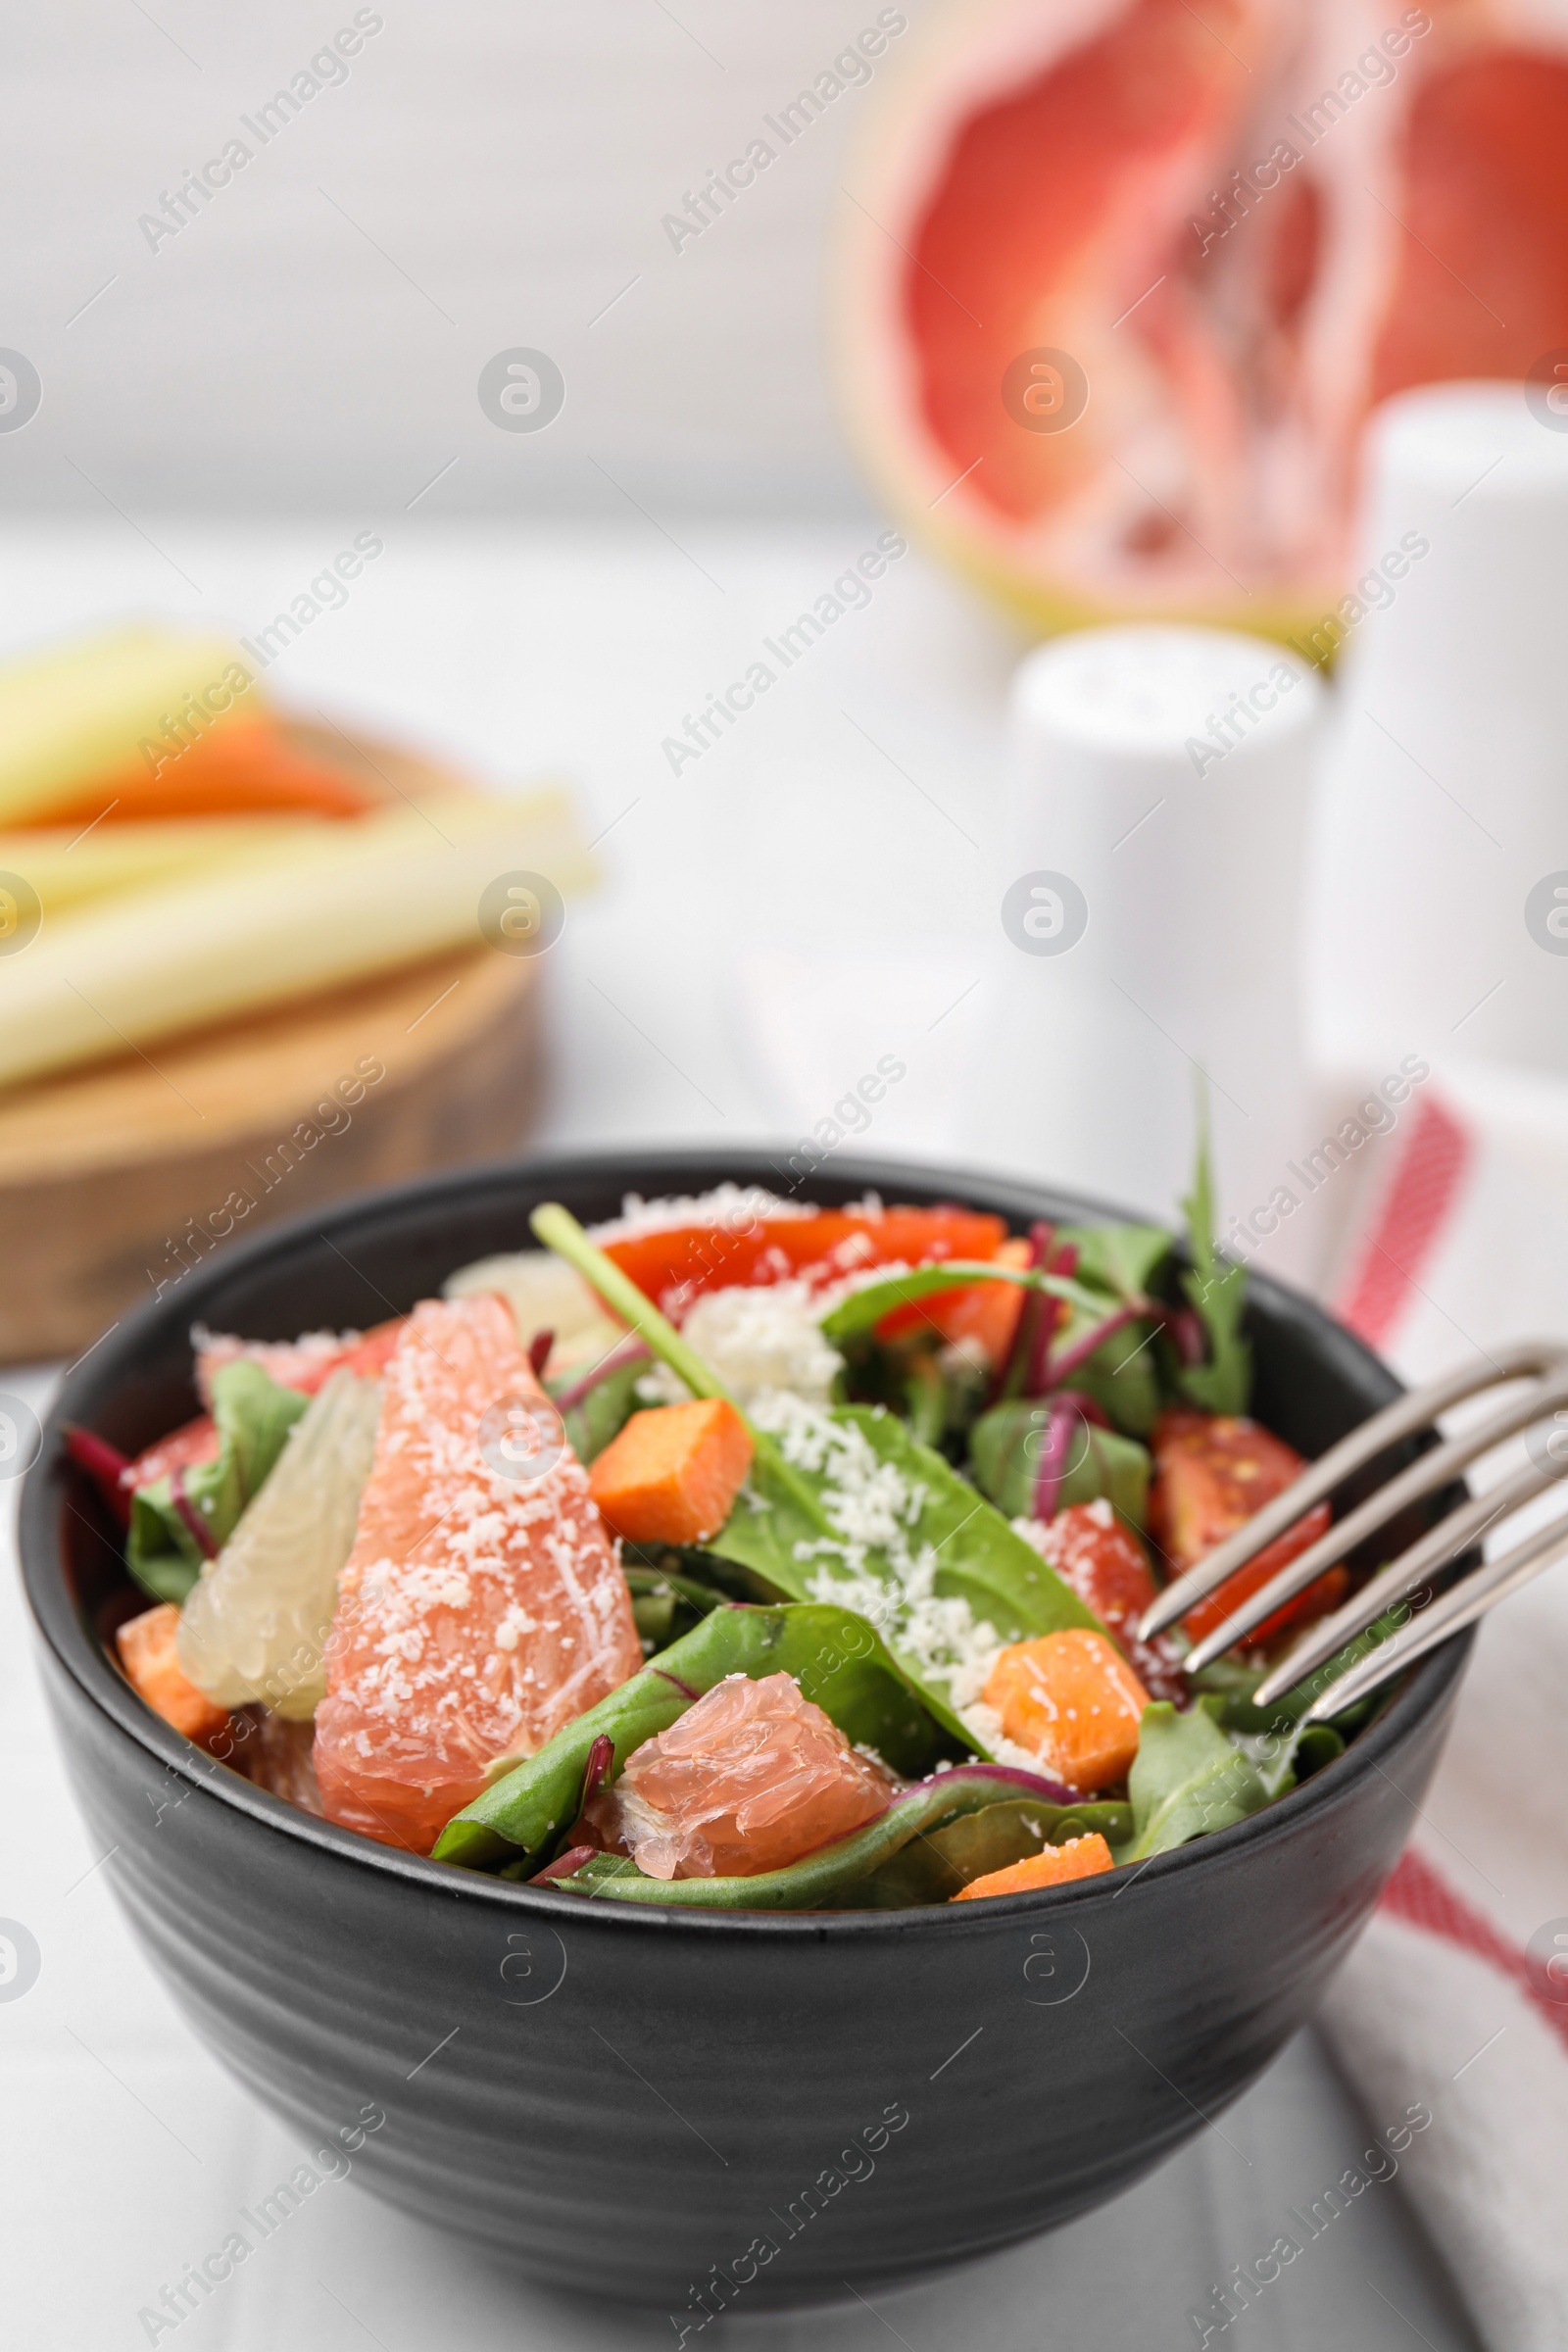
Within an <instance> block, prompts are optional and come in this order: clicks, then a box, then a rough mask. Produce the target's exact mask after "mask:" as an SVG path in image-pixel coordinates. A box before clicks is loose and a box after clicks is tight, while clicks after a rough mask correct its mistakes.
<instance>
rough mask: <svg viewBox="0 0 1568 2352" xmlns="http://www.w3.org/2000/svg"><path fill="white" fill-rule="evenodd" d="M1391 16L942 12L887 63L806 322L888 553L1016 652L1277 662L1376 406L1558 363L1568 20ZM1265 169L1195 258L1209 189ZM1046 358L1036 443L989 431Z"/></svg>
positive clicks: (1179, 9)
mask: <svg viewBox="0 0 1568 2352" xmlns="http://www.w3.org/2000/svg"><path fill="white" fill-rule="evenodd" d="M1406 13H1407V12H1404V11H1402V10H1400V9H1397V8H1393V9H1390V10H1389V11H1388V12H1387V14H1386V16H1382V17H1377V18H1373V17H1370V16H1369V15H1368V14H1367V13H1366V11H1365V10H1364V8H1362V7H1361V6H1359V5H1357V4H1356V0H1217V5H1216V6H1214V7H1213V8H1208V7H1204V8H1202V9H1200V10H1197V11H1194V10H1193V9H1192V8H1191V7H1189V6H1187V5H1186V0H950V5H949V6H948V7H947V8H946V9H944V10H941V11H939V12H938V13H937V14H936V15H935V16H934V17H933V18H932V19H931V20H930V21H929V24H928V25H927V27H925V28H924V29H923V30H922V32H921V34H920V35H919V36H918V37H917V38H911V39H910V41H909V42H908V43H907V44H906V45H903V46H902V47H901V50H900V54H899V58H898V59H897V61H895V60H892V59H890V61H889V69H888V71H887V72H886V73H884V74H883V75H882V76H881V77H880V78H879V83H878V87H877V90H876V91H875V92H874V93H872V94H871V96H870V97H869V98H868V100H867V118H866V123H865V130H864V136H863V138H862V142H861V145H860V149H859V152H858V154H857V155H855V156H853V157H852V159H851V162H850V166H849V169H848V172H847V175H846V187H847V192H848V194H849V195H850V197H851V198H853V200H854V201H853V203H851V204H850V205H847V206H846V208H845V210H844V214H843V217H842V221H841V224H840V236H839V257H838V269H837V271H836V280H837V283H836V296H835V305H836V310H837V334H836V342H837V347H838V357H839V373H840V378H841V382H842V385H843V391H844V400H845V405H846V409H847V412H848V417H849V421H850V425H851V429H852V432H853V435H854V438H855V440H856V442H857V444H858V449H859V451H860V454H861V456H862V458H863V461H864V463H865V465H866V466H867V469H868V470H869V472H870V473H871V474H872V476H873V478H874V479H875V482H876V484H877V486H878V488H879V489H880V490H881V492H882V494H883V495H884V497H885V498H886V499H887V501H888V503H889V505H890V506H891V507H892V508H893V510H894V512H895V513H896V514H897V515H899V516H900V517H901V519H902V520H903V521H904V522H905V523H906V525H907V528H908V529H909V530H910V532H911V535H914V536H917V537H919V538H921V539H923V540H924V541H925V542H926V543H927V544H928V545H930V546H931V547H932V548H933V549H934V550H935V551H936V552H937V553H938V554H940V555H941V556H943V557H944V558H945V559H946V560H947V561H949V562H950V563H952V564H954V565H955V566H956V567H957V568H958V569H960V570H961V571H963V572H964V573H965V574H966V575H967V576H968V577H970V578H971V579H973V580H975V581H976V582H977V583H979V584H980V585H982V586H983V587H985V588H986V589H987V590H988V591H990V592H991V593H992V594H993V595H996V596H999V597H1000V598H1002V599H1003V600H1004V601H1005V602H1006V603H1008V604H1009V605H1011V606H1012V607H1014V608H1015V609H1016V610H1018V611H1019V612H1021V613H1023V614H1024V615H1025V616H1026V617H1027V618H1028V619H1029V620H1030V621H1032V622H1033V623H1034V624H1035V625H1036V626H1038V627H1042V628H1045V629H1054V628H1058V627H1063V626H1072V625H1077V624H1081V623H1084V622H1088V621H1097V620H1098V621H1108V620H1117V619H1127V618H1138V617H1145V618H1152V617H1171V618H1178V619H1184V620H1193V621H1212V622H1216V623H1219V624H1222V625H1229V626H1233V627H1243V628H1247V629H1249V630H1253V631H1263V632H1265V633H1271V634H1274V635H1278V636H1282V637H1285V638H1287V639H1289V638H1291V637H1292V636H1293V635H1296V634H1299V633H1300V632H1301V631H1302V630H1303V629H1307V630H1309V629H1310V628H1311V626H1312V625H1314V624H1315V623H1317V622H1319V621H1320V620H1321V618H1322V616H1323V615H1324V614H1325V613H1331V612H1332V611H1333V608H1334V606H1335V605H1336V603H1337V602H1338V601H1339V600H1340V598H1341V597H1343V595H1344V594H1345V591H1346V589H1347V587H1348V577H1347V574H1348V569H1349V566H1350V560H1351V552H1352V548H1353V537H1354V511H1355V500H1356V495H1357V489H1358V477H1359V453H1360V442H1361V436H1362V431H1363V428H1364V424H1365V420H1366V417H1367V415H1368V413H1369V411H1370V409H1371V408H1372V406H1373V405H1374V404H1375V403H1376V402H1377V401H1378V400H1380V399H1382V398H1384V397H1385V396H1387V394H1389V393H1390V392H1393V391H1395V390H1397V389H1401V388H1403V387H1405V386H1408V385H1410V384H1414V383H1420V382H1425V381H1432V380H1439V379H1452V378H1462V377H1472V376H1503V377H1509V378H1515V379H1517V378H1521V377H1523V376H1524V375H1525V374H1526V373H1527V372H1528V371H1529V369H1530V368H1532V366H1533V365H1534V364H1535V363H1536V362H1537V361H1538V360H1539V359H1540V358H1541V357H1542V355H1543V354H1544V353H1546V352H1548V351H1550V350H1552V349H1555V348H1559V347H1562V346H1565V345H1568V188H1565V185H1564V182H1565V178H1568V5H1565V0H1539V4H1538V5H1527V0H1430V5H1429V6H1426V7H1424V8H1423V9H1422V10H1420V11H1416V12H1409V13H1413V14H1415V15H1417V16H1418V17H1419V18H1420V21H1421V23H1422V24H1423V25H1425V26H1426V27H1427V29H1425V30H1424V31H1421V32H1419V33H1417V34H1415V35H1414V36H1411V35H1410V34H1408V33H1405V32H1402V31H1401V30H1400V26H1401V24H1402V21H1403V18H1404V16H1405V14H1406ZM1385 32H1392V33H1393V34H1394V35H1395V37H1396V40H1397V41H1402V44H1403V46H1402V48H1400V49H1399V51H1398V54H1397V55H1395V56H1392V57H1391V56H1389V55H1388V54H1387V53H1386V52H1384V53H1381V55H1380V62H1377V63H1376V64H1375V67H1374V68H1373V69H1372V70H1370V71H1369V73H1368V74H1367V75H1366V76H1363V75H1361V74H1359V73H1357V72H1356V67H1357V62H1358V60H1361V59H1363V58H1364V57H1365V56H1366V55H1367V54H1368V52H1369V50H1372V49H1373V48H1375V47H1376V45H1377V44H1378V42H1379V41H1380V39H1381V36H1382V35H1383V34H1384V33H1385ZM1347 87H1348V88H1349V89H1350V90H1351V91H1352V92H1354V91H1356V90H1358V91H1359V95H1351V96H1349V97H1344V96H1341V97H1338V98H1333V99H1332V100H1331V103H1330V105H1329V106H1328V107H1327V108H1326V109H1322V111H1321V112H1320V114H1319V115H1318V116H1317V117H1316V118H1313V117H1312V115H1311V110H1312V109H1313V108H1314V107H1321V102H1322V100H1323V97H1324V94H1325V93H1336V92H1343V90H1344V89H1345V88H1347ZM1314 121H1316V123H1317V124H1318V127H1317V129H1316V131H1315V133H1314V130H1313V122H1314ZM1281 142H1283V143H1284V144H1285V146H1286V147H1287V148H1289V149H1291V150H1293V151H1294V155H1295V160H1294V161H1293V162H1292V163H1291V164H1290V165H1289V167H1288V168H1286V167H1281V168H1280V169H1278V170H1277V171H1275V172H1274V173H1273V176H1272V180H1271V182H1270V184H1267V185H1264V186H1263V187H1262V188H1259V187H1258V186H1256V185H1255V184H1252V185H1251V189H1250V194H1249V195H1246V198H1245V209H1243V207H1242V205H1240V204H1238V203H1237V202H1235V200H1234V194H1233V197H1232V200H1231V205H1230V211H1231V223H1230V225H1229V227H1228V228H1227V227H1225V225H1224V224H1225V219H1226V215H1225V212H1224V210H1223V209H1220V208H1219V207H1217V206H1216V203H1215V198H1216V195H1217V193H1218V192H1219V191H1224V190H1226V189H1227V187H1231V186H1232V185H1233V182H1232V174H1233V172H1237V173H1239V174H1242V175H1250V173H1251V172H1252V170H1253V167H1254V165H1256V164H1258V163H1260V162H1264V161H1265V160H1266V159H1268V158H1270V157H1271V156H1272V155H1273V154H1274V153H1275V152H1276V150H1277V149H1278V148H1279V146H1280V144H1281ZM1244 193H1245V191H1244ZM1205 221H1206V222H1208V223H1209V228H1208V229H1206V230H1205V228H1204V227H1203V225H1202V224H1203V223H1204V222H1205ZM1195 223H1197V224H1198V225H1197V226H1195ZM1222 229H1223V232H1224V233H1220V232H1221V230H1222ZM1504 320H1505V321H1506V322H1507V324H1506V326H1505V327H1504V325H1503V324H1502V322H1503V321H1504ZM1042 349H1050V350H1056V351H1065V352H1067V353H1068V354H1070V355H1072V357H1073V358H1074V359H1075V360H1076V361H1077V362H1078V363H1079V364H1080V365H1081V367H1082V368H1083V370H1084V372H1085V374H1086V375H1087V378H1088V381H1089V399H1088V406H1087V408H1086V409H1085V410H1084V412H1083V414H1082V416H1081V417H1079V419H1078V421H1077V422H1076V423H1074V424H1072V425H1071V426H1070V427H1069V428H1068V429H1065V430H1062V431H1059V432H1031V431H1028V430H1025V429H1024V428H1023V426H1022V425H1021V424H1020V423H1019V422H1018V421H1017V420H1016V418H1015V417H1013V416H1011V415H1009V413H1008V411H1007V409H1006V407H1005V405H1004V400H1003V394H1002V386H1003V378H1004V375H1005V372H1006V370H1007V368H1008V367H1009V365H1010V364H1011V363H1013V362H1014V361H1015V360H1017V358H1018V357H1019V355H1020V354H1028V353H1030V352H1033V351H1038V350H1042ZM1521 398H1523V394H1522V392H1521Z"/></svg>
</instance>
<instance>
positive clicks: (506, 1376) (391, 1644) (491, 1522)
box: [316, 1296, 642, 1853]
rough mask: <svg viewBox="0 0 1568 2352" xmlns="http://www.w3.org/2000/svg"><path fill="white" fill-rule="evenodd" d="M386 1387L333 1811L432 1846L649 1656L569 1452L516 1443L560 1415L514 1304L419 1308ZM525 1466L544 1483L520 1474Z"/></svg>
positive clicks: (348, 1625) (349, 1597)
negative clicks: (527, 1448) (524, 1418)
mask: <svg viewBox="0 0 1568 2352" xmlns="http://www.w3.org/2000/svg"><path fill="white" fill-rule="evenodd" d="M381 1389H382V1395H381V1413H380V1425H379V1429H378V1431H377V1435H376V1444H375V1459H374V1463H373V1465H372V1468H371V1471H370V1476H369V1479H368V1482H367V1485H366V1489H365V1494H364V1496H363V1499H362V1501H361V1504H360V1516H359V1526H358V1529H357V1531H356V1535H355V1540H354V1548H353V1550H352V1552H351V1553H350V1555H349V1559H348V1563H347V1565H346V1566H345V1568H344V1571H343V1574H342V1577H341V1579H340V1580H339V1597H338V1606H337V1614H336V1617H335V1620H334V1623H333V1629H332V1637H331V1640H330V1642H329V1643H328V1645H327V1696H326V1697H325V1699H324V1700H323V1701H322V1703H321V1706H320V1708H319V1712H318V1715H317V1719H316V1769H317V1775H318V1778H319V1782H320V1789H321V1802H322V1806H323V1808H324V1810H325V1812H326V1815H327V1817H328V1819H329V1820H332V1821H339V1822H343V1823H345V1824H347V1826H348V1827H349V1828H351V1829H357V1830H363V1831H365V1832H366V1834H367V1835H368V1836H369V1837H372V1838H381V1839H382V1840H383V1841H384V1842H386V1843H388V1844H392V1845H402V1846H407V1847H409V1848H411V1849H412V1850H413V1851H415V1852H417V1853H427V1852H428V1851H429V1849H430V1847H431V1846H432V1845H433V1844H434V1842H435V1839H436V1837H437V1835H438V1833H439V1832H440V1830H441V1829H442V1828H443V1826H444V1825H445V1824H446V1822H447V1821H449V1820H450V1819H451V1817H452V1815H453V1814H454V1813H456V1812H458V1811H460V1810H461V1808H462V1807H463V1806H464V1805H466V1804H467V1803H468V1802H469V1801H470V1799H472V1798H473V1797H475V1796H477V1795H478V1793H479V1791H480V1789H482V1788H483V1787H484V1786H485V1784H486V1782H487V1780H488V1779H489V1778H490V1777H491V1774H492V1771H493V1769H494V1768H495V1767H497V1766H498V1765H499V1764H500V1763H501V1761H502V1760H503V1759H516V1758H519V1757H522V1756H527V1755H531V1754H532V1753H533V1752H534V1750H535V1749H536V1748H538V1747H539V1746H541V1745H542V1744H543V1742H544V1741H545V1740H548V1739H549V1738H550V1737H551V1736H552V1734H553V1733H555V1732H557V1731H559V1730H560V1729H561V1727H562V1725H563V1724H564V1723H567V1722H569V1721H570V1719H571V1718H572V1717H573V1716H575V1715H578V1714H580V1713H581V1712H582V1711H583V1709H584V1708H585V1707H589V1706H592V1705H593V1704H594V1702H595V1701H596V1700H598V1699H601V1698H603V1697H605V1696H606V1695H607V1694H608V1693H609V1692H610V1691H613V1690H614V1689H615V1688H616V1686H617V1685H618V1684H620V1683H622V1682H624V1681H625V1680H626V1678H627V1677H628V1675H631V1674H634V1673H635V1672H636V1671H637V1669H638V1668H639V1666H640V1665H641V1664H642V1649H641V1644H640V1643H639V1642H638V1639H637V1630H636V1627H635V1625H634V1623H633V1620H632V1613H631V1597H630V1594H629V1593H627V1590H626V1583H625V1579H624V1578H623V1576H622V1575H621V1573H620V1566H619V1562H618V1560H617V1558H616V1556H615V1554H614V1552H613V1549H612V1547H611V1544H610V1540H609V1538H608V1537H607V1536H606V1534H605V1530H604V1528H603V1526H602V1524H601V1522H600V1518H599V1514H598V1512H597V1511H596V1510H595V1508H594V1506H593V1503H592V1501H591V1500H590V1498H589V1495H588V1480H587V1475H586V1473H585V1472H584V1470H583V1469H582V1467H581V1465H580V1464H579V1462H578V1461H577V1459H576V1456H575V1455H574V1454H573V1453H572V1452H571V1449H570V1447H569V1446H566V1445H565V1444H564V1440H563V1441H562V1443H561V1446H560V1450H559V1452H557V1451H556V1450H555V1449H554V1448H553V1447H552V1448H550V1449H548V1451H547V1452H540V1451H536V1452H535V1453H533V1455H532V1456H531V1457H529V1456H525V1455H524V1454H523V1453H522V1452H521V1450H520V1449H518V1450H515V1451H514V1452H510V1453H509V1451H508V1447H507V1444H506V1442H505V1441H506V1440H507V1437H508V1434H509V1426H510V1425H509V1423H508V1420H507V1416H508V1414H509V1413H519V1412H520V1413H527V1412H531V1411H532V1412H537V1413H538V1415H539V1416H540V1420H541V1423H543V1422H545V1421H546V1420H547V1419H548V1418H549V1416H551V1415H552V1414H553V1410H554V1408H553V1407H552V1406H551V1405H550V1404H549V1400H548V1399H547V1398H546V1397H545V1395H544V1392H543V1390H542V1389H541V1388H540V1387H539V1384H538V1382H537V1381H536V1380H535V1378H534V1376H533V1373H532V1371H531V1369H530V1368H529V1364H528V1359H527V1356H526V1354H525V1353H524V1352H523V1349H522V1347H521V1344H520V1342H519V1341H518V1338H517V1333H516V1327H515V1324H514V1322H513V1319H512V1316H511V1313H510V1312H509V1310H508V1308H507V1307H506V1306H505V1305H504V1304H503V1302H502V1301H501V1299H497V1298H493V1297H482V1296H481V1297H476V1298H467V1299H451V1300H445V1301H438V1300H433V1299H426V1300H425V1301H424V1302H423V1303H422V1304H420V1305H419V1306H417V1307H416V1308H415V1310H414V1313H413V1314H412V1315H411V1316H410V1318H409V1320H408V1323H407V1325H406V1326H405V1329H404V1331H403V1334H402V1336H401V1338H400V1340H399V1342H398V1345H397V1348H396V1349H395V1351H394V1353H393V1354H392V1356H391V1358H390V1360H389V1361H388V1363H387V1365H386V1368H385V1370H384V1372H383V1374H382V1382H381ZM558 1426H559V1425H558ZM498 1431H499V1432H500V1439H499V1440H498V1437H497V1432H498ZM519 1462H520V1463H521V1465H522V1467H523V1469H524V1470H525V1471H526V1472H528V1473H531V1474H530V1475H522V1476H512V1475H509V1474H508V1472H509V1469H512V1468H514V1467H516V1466H517V1464H518V1463H519ZM498 1465H499V1466H498Z"/></svg>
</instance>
